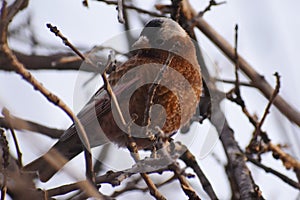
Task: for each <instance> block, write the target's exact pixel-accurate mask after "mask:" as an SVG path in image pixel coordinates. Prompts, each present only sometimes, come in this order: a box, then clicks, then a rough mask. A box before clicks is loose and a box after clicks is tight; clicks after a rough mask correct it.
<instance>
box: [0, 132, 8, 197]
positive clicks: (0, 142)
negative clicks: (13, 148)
mask: <svg viewBox="0 0 300 200" xmlns="http://www.w3.org/2000/svg"><path fill="white" fill-rule="evenodd" d="M0 146H1V147H2V149H1V150H2V161H3V163H1V165H2V167H3V173H2V174H3V182H2V183H1V186H2V187H1V200H4V199H5V197H6V192H7V167H8V165H9V147H8V142H7V139H6V135H5V134H4V131H3V130H2V129H0Z"/></svg>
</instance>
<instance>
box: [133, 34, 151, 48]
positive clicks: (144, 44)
mask: <svg viewBox="0 0 300 200" xmlns="http://www.w3.org/2000/svg"><path fill="white" fill-rule="evenodd" d="M150 47H151V46H150V44H149V40H148V38H147V37H146V36H140V37H139V39H138V40H137V41H136V42H135V43H134V44H133V45H132V48H133V49H134V50H135V49H142V48H150Z"/></svg>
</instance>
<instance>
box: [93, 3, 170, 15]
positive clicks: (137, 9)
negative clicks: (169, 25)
mask: <svg viewBox="0 0 300 200" xmlns="http://www.w3.org/2000/svg"><path fill="white" fill-rule="evenodd" d="M96 1H99V2H103V3H106V4H108V5H118V2H117V1H108V0H96ZM123 7H124V8H127V9H131V10H135V11H137V12H138V13H142V14H148V15H150V16H153V17H164V15H161V14H159V13H156V12H151V11H149V10H145V9H142V8H138V7H136V6H133V5H127V4H123Z"/></svg>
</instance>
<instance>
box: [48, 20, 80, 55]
mask: <svg viewBox="0 0 300 200" xmlns="http://www.w3.org/2000/svg"><path fill="white" fill-rule="evenodd" d="M47 27H48V28H49V29H50V31H51V32H52V33H54V34H55V35H56V36H57V37H59V38H60V39H61V40H62V41H63V43H64V44H65V45H66V46H68V47H70V49H72V51H74V52H75V53H76V54H77V55H78V56H79V57H80V58H81V59H82V60H86V59H85V56H84V55H83V54H82V53H81V52H80V51H79V50H78V49H77V48H76V47H75V46H74V45H73V44H72V43H71V42H70V41H69V40H68V38H66V37H65V36H64V35H63V34H62V33H61V32H60V31H59V30H58V28H57V27H56V26H52V24H50V23H48V24H47Z"/></svg>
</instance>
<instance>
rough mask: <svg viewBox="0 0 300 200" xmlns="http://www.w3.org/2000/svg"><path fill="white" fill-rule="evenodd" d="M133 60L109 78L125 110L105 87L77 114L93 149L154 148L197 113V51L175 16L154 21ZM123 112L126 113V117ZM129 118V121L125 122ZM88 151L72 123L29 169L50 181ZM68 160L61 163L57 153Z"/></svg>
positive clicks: (141, 37)
mask: <svg viewBox="0 0 300 200" xmlns="http://www.w3.org/2000/svg"><path fill="white" fill-rule="evenodd" d="M129 55H130V56H129V58H128V59H127V60H126V61H124V62H123V63H122V64H119V65H118V66H116V68H115V69H114V70H112V71H111V72H110V74H109V76H108V81H109V84H110V85H111V87H112V90H113V92H114V94H115V96H116V99H117V102H118V106H119V109H120V111H121V114H120V111H118V109H117V107H116V105H115V104H113V103H112V100H111V98H110V96H109V94H108V93H107V91H106V90H105V88H104V87H101V88H100V89H99V90H98V91H97V92H96V93H95V94H94V95H93V96H92V97H91V99H90V100H89V101H88V102H87V104H86V105H85V106H84V107H83V108H82V110H81V111H80V112H79V113H78V114H77V117H78V119H79V120H80V122H81V124H82V125H83V127H84V129H85V131H86V133H87V135H88V138H89V142H90V145H91V147H96V146H100V145H103V144H105V143H108V142H112V143H114V144H117V145H118V146H119V147H127V146H128V145H129V142H130V141H134V142H135V143H136V147H137V149H138V150H142V149H151V147H152V146H153V145H154V144H155V139H153V138H155V137H151V136H155V135H156V134H158V132H163V133H164V135H166V136H169V137H171V136H172V135H174V134H175V133H176V132H177V131H178V130H179V129H180V127H182V126H184V125H185V124H187V123H188V122H189V120H190V119H191V118H192V116H193V115H194V113H195V111H196V108H197V105H198V103H199V101H200V96H201V93H202V76H201V70H200V66H199V64H198V61H197V56H196V50H195V46H194V43H193V42H192V39H191V38H190V37H189V35H188V34H187V32H186V31H185V30H184V29H183V28H182V27H181V26H180V25H179V24H178V23H177V22H175V21H174V20H172V19H169V18H166V17H160V18H153V19H151V20H150V21H149V22H148V23H146V25H145V26H144V28H143V29H142V31H141V33H140V35H139V37H138V39H137V40H136V41H135V43H134V44H133V45H132V49H131V51H130V54H129ZM120 115H123V116H120ZM122 117H123V118H124V120H125V122H126V124H127V125H124V124H122V120H121V118H122ZM82 151H83V143H82V140H81V138H80V136H79V134H77V127H76V125H74V124H72V125H71V126H70V127H69V128H68V129H67V130H66V131H65V132H64V134H63V135H62V136H61V137H60V138H59V139H58V141H57V142H56V143H55V144H54V145H53V146H52V147H51V148H50V150H49V151H48V152H46V153H45V154H44V155H42V156H41V157H39V158H37V159H36V160H34V161H32V162H31V163H29V164H27V165H26V166H25V167H24V169H25V170H27V171H37V172H38V174H39V178H40V180H41V181H42V182H46V181H48V180H49V179H50V178H51V177H52V176H53V175H54V174H55V173H56V172H57V171H58V170H59V169H61V168H62V167H63V166H64V164H66V163H67V162H68V161H69V160H71V159H72V158H74V157H75V156H77V155H78V154H79V153H81V152H82ZM56 152H57V153H59V154H60V155H62V156H63V157H64V158H65V159H63V161H61V163H60V164H58V165H56V166H55V167H54V166H53V164H50V163H49V159H51V160H52V163H53V162H56V161H55V159H56V157H55V155H56V154H55V153H56Z"/></svg>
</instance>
